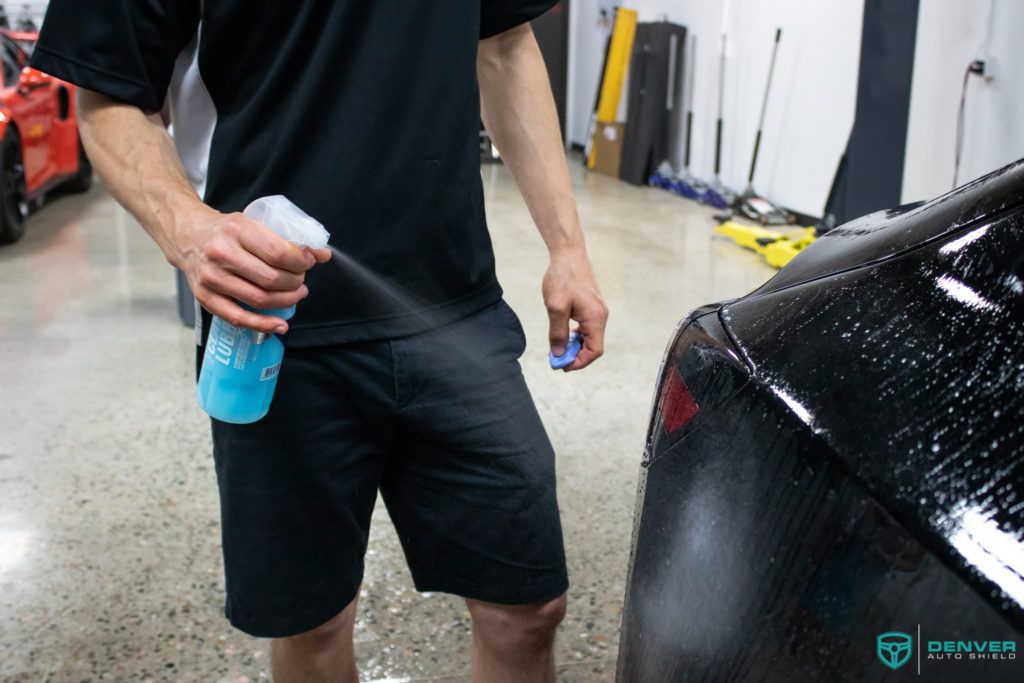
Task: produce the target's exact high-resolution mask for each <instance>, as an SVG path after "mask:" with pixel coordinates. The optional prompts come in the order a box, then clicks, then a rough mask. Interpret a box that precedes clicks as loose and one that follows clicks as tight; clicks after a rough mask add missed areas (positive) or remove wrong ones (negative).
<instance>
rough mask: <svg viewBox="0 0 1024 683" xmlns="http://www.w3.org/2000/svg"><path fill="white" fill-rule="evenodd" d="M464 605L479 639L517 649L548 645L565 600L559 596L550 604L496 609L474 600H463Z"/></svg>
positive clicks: (550, 601) (562, 596)
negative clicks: (467, 608) (471, 618)
mask: <svg viewBox="0 0 1024 683" xmlns="http://www.w3.org/2000/svg"><path fill="white" fill-rule="evenodd" d="M466 604H467V605H468V606H469V613H470V616H472V617H473V625H474V627H475V628H476V629H477V630H478V632H479V635H480V637H482V638H484V639H485V640H487V641H490V642H492V643H496V644H502V645H505V646H507V647H511V648H515V649H520V648H542V647H546V646H548V645H550V643H551V642H552V641H553V640H554V638H555V631H556V630H557V629H558V625H559V624H560V623H562V619H564V618H565V608H566V604H567V600H566V596H565V594H564V593H563V594H562V595H560V596H559V597H557V598H555V599H554V600H549V601H548V602H543V603H536V604H531V605H497V604H494V603H488V602H478V601H476V600H467V601H466Z"/></svg>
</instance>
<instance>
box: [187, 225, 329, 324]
mask: <svg viewBox="0 0 1024 683" xmlns="http://www.w3.org/2000/svg"><path fill="white" fill-rule="evenodd" d="M172 241H173V244H172V245H171V248H170V249H169V251H170V252H171V253H169V254H167V260H168V261H170V262H171V264H172V265H174V266H176V267H178V268H180V269H181V270H182V271H184V272H185V276H186V277H187V278H188V283H189V286H190V287H191V288H192V293H193V294H195V297H196V299H197V300H198V301H199V303H200V304H201V305H202V307H203V308H205V309H206V310H207V311H209V312H210V313H212V314H213V315H215V316H217V317H218V318H221V319H222V320H224V321H225V322H227V323H230V324H232V325H235V326H236V327H246V328H249V329H251V330H256V331H257V332H267V333H273V332H276V333H278V334H283V333H285V332H287V331H288V323H287V322H285V321H284V320H282V319H281V318H277V317H274V316H267V315H260V314H259V313H254V312H253V311H250V310H248V309H246V308H244V307H242V306H240V305H239V304H238V302H239V301H241V302H243V303H245V304H248V305H249V306H252V307H253V308H258V309H267V308H288V307H289V306H293V305H295V304H296V303H298V302H299V301H301V300H302V299H304V298H306V295H307V294H308V293H309V290H308V289H307V288H306V285H305V284H303V280H304V279H305V276H306V271H307V270H309V269H310V268H312V267H313V266H314V265H316V264H317V263H324V262H326V261H327V260H328V259H330V258H331V251H330V250H329V249H308V248H303V247H298V246H296V245H294V244H292V243H291V242H288V241H287V240H285V239H283V238H281V237H280V236H278V235H277V234H276V233H274V232H273V231H271V230H269V229H268V228H267V227H266V226H264V225H262V224H261V223H257V222H256V221H253V220H251V219H249V218H246V217H245V216H243V215H242V214H240V213H232V214H222V213H219V212H217V211H214V210H213V209H210V208H209V207H205V206H204V207H203V209H201V210H200V211H199V212H197V213H196V214H193V215H192V216H190V217H189V218H187V219H183V220H180V221H179V222H178V225H177V226H176V229H175V230H174V238H173V240H172Z"/></svg>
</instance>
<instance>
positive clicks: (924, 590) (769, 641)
mask: <svg viewBox="0 0 1024 683" xmlns="http://www.w3.org/2000/svg"><path fill="white" fill-rule="evenodd" d="M634 524H635V525H634V532H633V538H634V542H633V550H632V557H631V565H630V572H629V579H628V584H627V594H626V606H625V612H624V616H623V629H622V636H621V642H620V654H619V662H618V675H619V680H620V681H624V682H629V683H633V682H634V681H658V682H659V683H660V682H662V681H716V682H718V681H748V680H749V681H865V680H867V681H873V680H902V679H910V678H915V677H917V675H920V676H921V678H919V679H918V680H928V681H942V680H948V681H1004V680H1005V681H1021V680H1024V652H1018V651H1017V649H1018V648H1022V647H1024V163H1022V162H1018V163H1016V164H1013V165H1011V166H1008V167H1006V168H1004V169H1002V170H1000V171H998V172H996V173H993V174H991V175H989V176H986V177H984V178H981V179H979V180H977V181H975V182H973V183H970V184H969V185H966V186H964V187H962V188H959V189H957V190H955V191H954V192H951V193H949V194H947V195H945V196H943V197H940V198H938V199H936V200H933V201H931V202H928V203H925V204H920V205H916V206H914V207H904V208H903V209H896V210H892V211H885V212H879V213H876V214H872V215H869V216H865V217H863V218H861V219H858V220H855V221H853V222H851V223H848V224H846V225H843V226H840V227H839V228H836V229H834V230H832V231H831V232H829V233H827V234H826V235H825V236H824V237H822V238H820V239H819V240H818V241H817V242H815V243H814V244H813V245H811V246H810V247H809V248H807V249H806V250H805V251H804V252H802V253H801V254H800V255H799V256H798V257H797V258H796V259H795V260H794V261H793V262H792V263H791V264H790V265H789V266H787V267H786V268H785V269H783V270H782V271H780V272H779V274H778V275H776V276H775V277H774V278H773V279H772V280H771V281H769V282H768V283H767V284H766V285H764V286H763V287H761V288H760V289H758V290H756V291H754V292H753V293H751V294H750V295H748V296H746V297H743V298H741V299H738V300H736V301H732V302H728V303H725V304H719V305H715V306H708V307H705V308H702V309H698V310H697V311H694V312H693V313H691V314H690V316H688V317H687V319H686V320H684V321H683V323H682V324H681V325H680V328H679V329H678V330H677V331H676V334H675V336H674V338H673V340H672V341H671V343H670V345H669V349H668V352H667V354H666V358H665V361H664V364H663V367H662V372H661V375H660V380H659V385H658V389H657V392H656V400H655V405H654V410H653V411H652V419H651V424H650V428H649V432H648V440H647V447H646V451H645V456H644V463H643V467H642V472H641V483H640V491H639V493H638V500H637V509H636V520H635V523H634ZM958 655H959V656H958Z"/></svg>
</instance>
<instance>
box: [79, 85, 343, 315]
mask: <svg viewBox="0 0 1024 683" xmlns="http://www.w3.org/2000/svg"><path fill="white" fill-rule="evenodd" d="M78 111H79V125H80V127H81V132H82V142H83V143H84V145H85V148H86V151H87V152H88V154H89V159H90V160H91V161H92V163H93V166H94V167H95V169H96V171H97V172H98V173H99V174H100V176H101V177H102V178H103V180H104V182H105V183H106V185H107V187H108V188H109V189H110V192H111V194H113V195H114V198H115V199H117V201H118V202H119V203H120V204H121V205H122V206H124V207H125V208H126V209H127V210H128V211H130V212H131V213H132V215H134V216H135V218H136V219H138V221H139V223H141V224H142V227H143V228H145V230H146V232H148V233H149V234H150V236H151V237H152V238H153V240H154V241H155V242H156V243H157V245H158V246H159V247H160V249H161V250H162V251H163V253H164V256H165V257H166V258H167V260H168V261H169V262H170V263H171V264H172V265H174V266H176V267H178V268H180V269H181V270H183V271H184V272H185V275H186V276H187V277H188V282H189V286H190V287H191V288H192V292H193V293H194V294H195V295H196V298H197V299H198V300H199V303H200V304H202V305H203V307H204V308H205V309H206V310H208V311H210V312H211V313H213V314H214V315H216V316H218V317H220V318H222V319H223V320H225V321H227V322H229V323H231V324H234V325H239V326H242V327H248V328H251V329H254V330H258V331H260V332H278V333H283V332H285V331H287V329H288V324H287V323H286V322H285V321H284V320H281V319H280V318H276V317H270V316H265V315H259V314H257V313H253V312H252V311H249V310H247V309H245V308H243V307H242V306H239V305H238V303H237V301H242V302H245V303H247V304H249V305H250V306H253V307H254V308H287V307H289V306H291V305H292V304H295V303H297V302H298V301H300V300H301V299H303V298H305V296H306V294H307V289H306V286H305V285H304V284H303V279H304V277H305V272H306V271H307V270H308V269H309V268H311V267H312V266H313V264H314V263H317V262H323V261H326V260H327V259H328V258H330V251H328V250H326V249H321V250H318V251H312V250H308V249H299V248H298V247H296V246H295V245H294V244H291V243H290V242H288V241H286V240H284V239H282V238H281V237H279V236H277V235H276V234H275V233H273V232H272V231H270V230H269V229H267V228H266V227H264V226H262V225H260V224H259V223H256V222H255V221H251V220H249V219H248V218H246V217H245V216H242V215H241V214H238V213H235V214H222V213H220V212H218V211H215V210H214V209H211V208H210V207H208V206H206V205H205V204H204V203H203V202H202V200H201V199H200V198H199V196H198V195H197V194H196V192H195V190H194V189H193V188H192V186H191V185H190V184H189V182H188V179H187V178H186V176H185V171H184V169H183V168H182V166H181V160H180V159H179V158H178V153H177V151H176V150H175V148H174V143H173V141H172V140H171V138H170V136H169V135H168V134H167V130H166V129H165V128H164V124H163V122H162V121H161V120H160V115H159V114H152V115H146V114H144V113H143V112H142V110H140V109H139V108H137V107H134V106H132V105H128V104H123V103H120V102H117V101H115V100H112V99H110V98H108V97H106V96H104V95H100V94H97V93H93V92H88V91H84V90H79V99H78Z"/></svg>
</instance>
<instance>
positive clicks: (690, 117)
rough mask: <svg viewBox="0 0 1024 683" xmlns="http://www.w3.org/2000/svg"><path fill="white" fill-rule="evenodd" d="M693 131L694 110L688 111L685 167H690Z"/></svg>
mask: <svg viewBox="0 0 1024 683" xmlns="http://www.w3.org/2000/svg"><path fill="white" fill-rule="evenodd" d="M692 132H693V112H692V111H688V112H686V157H685V159H684V160H683V168H686V169H689V168H690V134H691V133H692Z"/></svg>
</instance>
